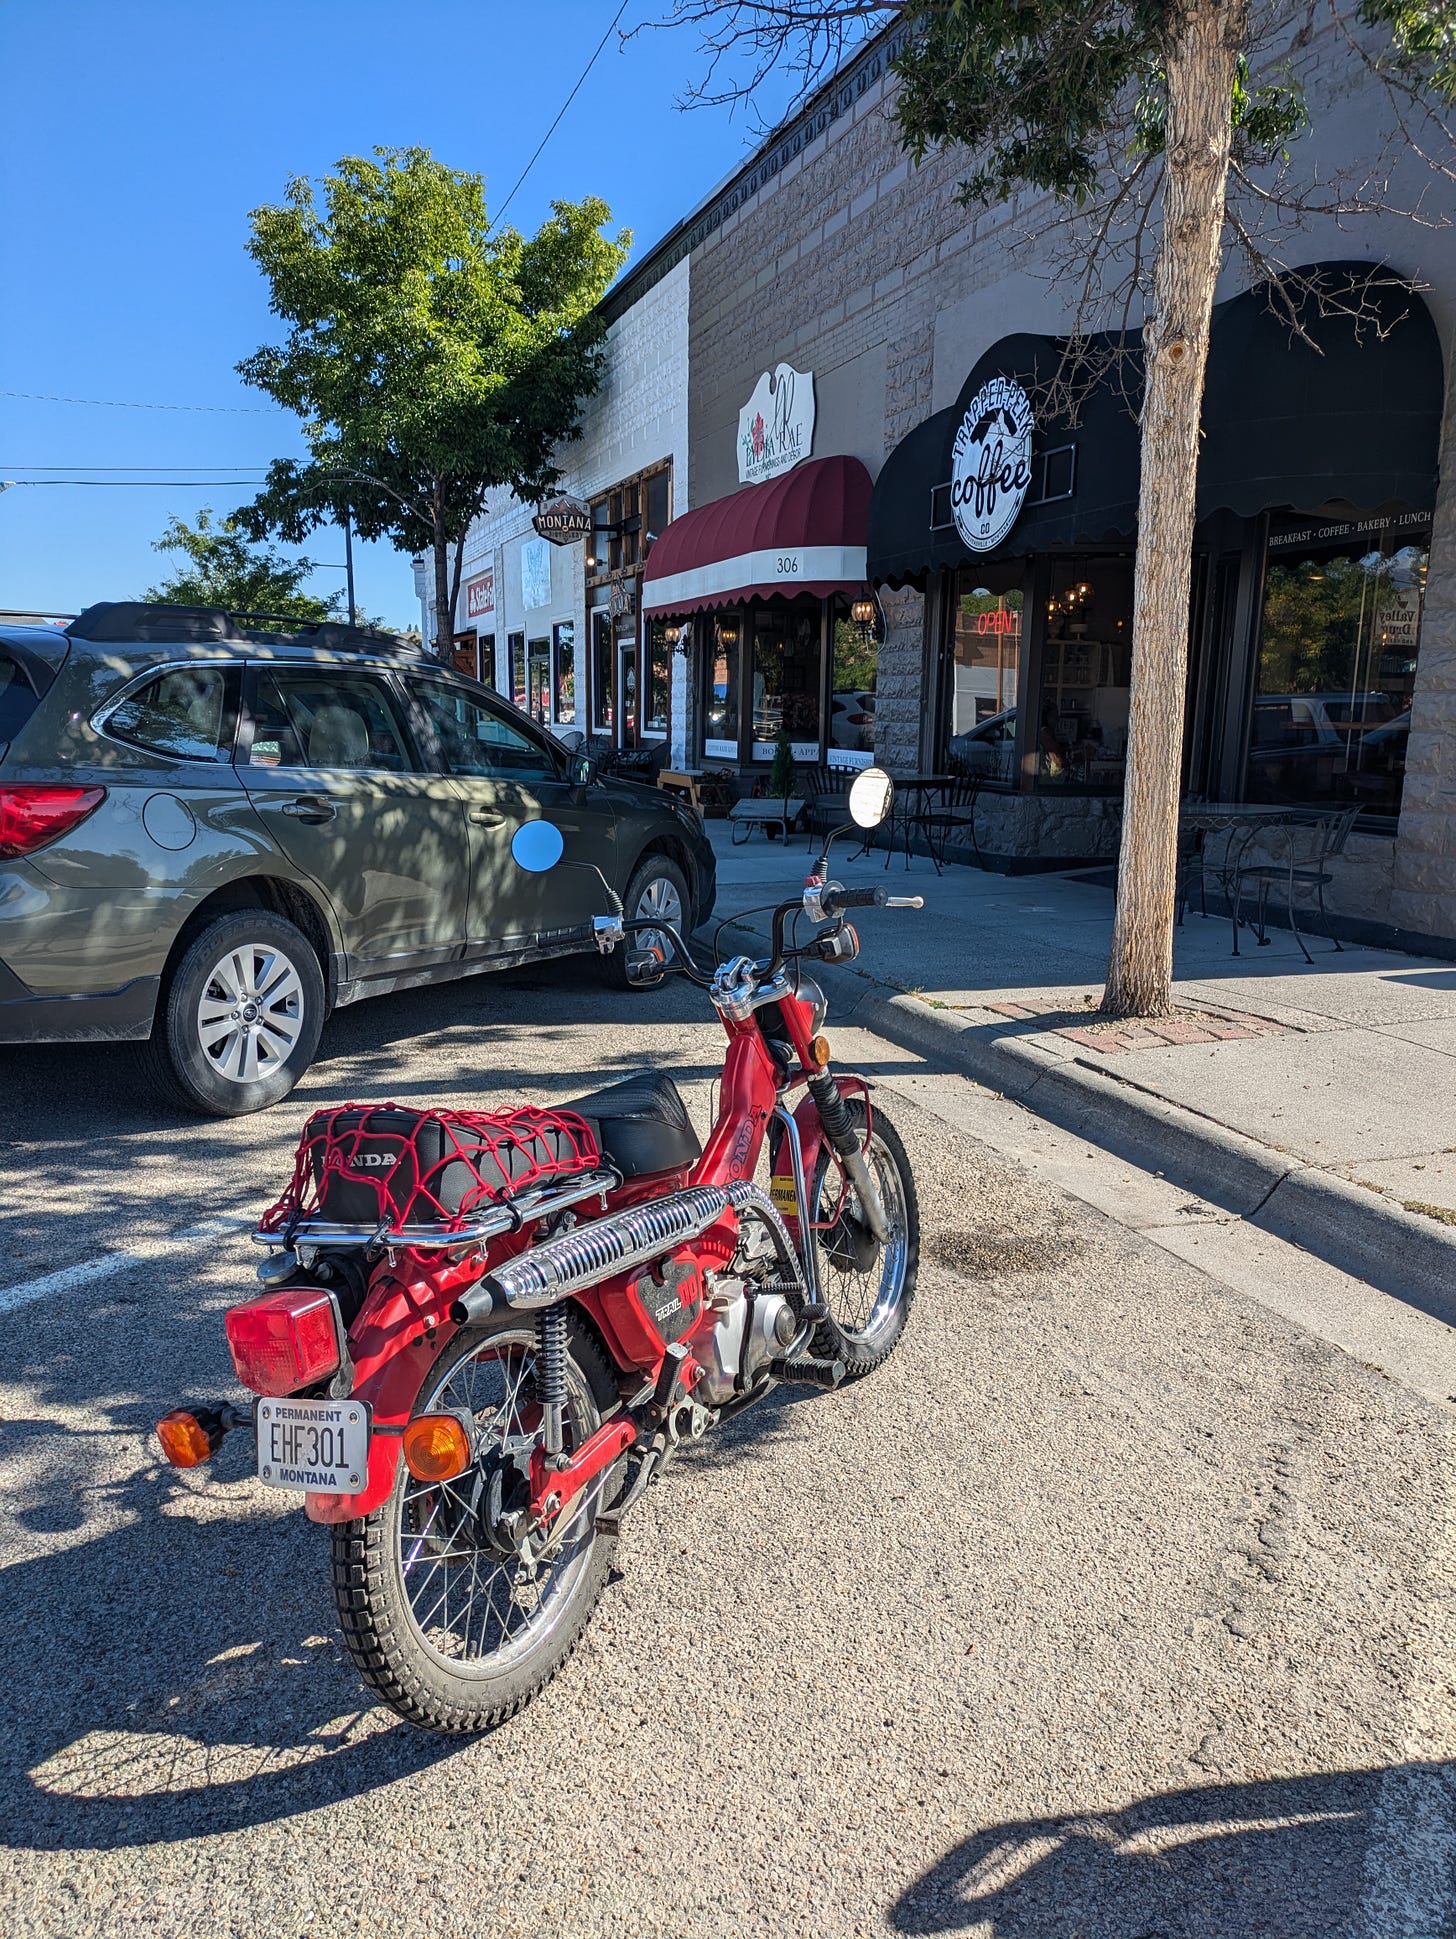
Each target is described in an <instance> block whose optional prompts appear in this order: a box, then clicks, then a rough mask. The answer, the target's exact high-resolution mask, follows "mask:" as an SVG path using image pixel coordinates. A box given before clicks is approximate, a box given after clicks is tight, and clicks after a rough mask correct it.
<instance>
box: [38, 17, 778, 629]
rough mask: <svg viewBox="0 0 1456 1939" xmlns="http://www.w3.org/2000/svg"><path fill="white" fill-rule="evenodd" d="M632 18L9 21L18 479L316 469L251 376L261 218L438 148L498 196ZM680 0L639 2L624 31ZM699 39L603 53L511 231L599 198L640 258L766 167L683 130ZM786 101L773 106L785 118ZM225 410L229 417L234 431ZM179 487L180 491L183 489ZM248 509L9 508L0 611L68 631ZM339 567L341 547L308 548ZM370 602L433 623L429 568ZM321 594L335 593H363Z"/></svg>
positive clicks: (65, 496)
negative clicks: (92, 607) (300, 454)
mask: <svg viewBox="0 0 1456 1939" xmlns="http://www.w3.org/2000/svg"><path fill="white" fill-rule="evenodd" d="M616 8H617V0H534V4H532V5H529V6H522V5H520V4H516V3H515V0H411V4H408V5H400V4H398V0H394V3H393V4H381V0H287V3H286V4H285V3H284V0H247V4H245V5H240V4H238V0H170V3H168V0H127V4H126V5H124V6H118V5H117V4H116V0H4V4H0V71H3V72H4V74H5V76H6V90H5V92H6V104H5V123H6V127H5V151H6V154H5V163H4V167H3V170H0V278H3V281H0V288H3V290H4V300H3V303H0V390H4V391H23V392H30V393H39V394H41V395H43V396H48V397H64V398H86V399H115V400H121V401H122V402H123V403H127V404H133V403H135V404H149V405H155V404H184V405H194V406H195V405H208V406H212V407H215V408H214V409H213V410H211V411H206V412H204V411H197V410H185V411H182V410H152V409H148V410H138V409H131V408H125V409H117V408H107V407H105V406H103V405H90V404H74V403H49V402H32V401H27V400H24V399H20V398H15V397H11V396H0V479H4V478H28V477H35V476H43V475H45V474H44V473H43V472H41V471H40V470H39V469H38V468H39V467H42V466H47V467H51V468H52V470H53V471H54V473H55V475H57V476H66V475H72V474H71V473H70V471H69V468H71V467H82V466H84V467H92V468H94V467H100V466H106V465H110V466H140V465H147V466H152V467H155V468H156V471H155V474H154V475H155V476H157V477H158V478H161V479H167V478H169V477H171V476H174V475H176V476H187V475H189V474H190V473H191V472H193V471H196V470H198V469H200V468H203V467H223V466H246V467H253V468H255V472H254V475H257V473H258V472H260V471H261V468H262V466H263V465H264V464H266V462H267V461H268V459H270V458H272V457H276V456H287V455H290V454H293V453H295V452H297V451H299V450H300V449H301V444H300V440H299V438H298V435H297V430H296V425H295V421H294V420H293V419H292V418H290V417H288V416H286V415H280V414H269V413H267V412H266V411H260V408H259V407H260V406H264V405H265V404H266V400H265V399H264V398H263V397H262V396H261V395H260V394H259V393H257V392H253V391H249V390H248V389H247V388H246V387H245V386H244V385H243V384H242V383H241V382H240V381H239V380H238V378H237V377H236V375H235V374H234V370H233V366H234V365H235V364H236V363H237V361H238V360H239V358H241V357H243V356H245V355H247V353H248V352H249V351H251V350H253V349H255V348H256V347H257V346H258V344H260V343H263V342H267V341H272V340H276V339H277V336H278V325H277V322H276V319H274V318H273V317H271V316H270V315H269V312H268V307H267V299H266V293H265V286H264V284H263V283H262V280H261V279H260V277H259V276H258V273H257V272H256V270H255V269H254V268H253V265H252V263H251V262H250V260H249V259H248V257H247V256H246V255H245V254H244V243H245V241H246V238H247V215H248V211H249V210H250V209H252V208H254V207H256V206H257V205H258V204H259V203H262V202H268V201H276V200H278V199H279V198H280V196H281V194H282V190H283V187H284V183H285V181H286V179H287V177H288V176H289V175H291V174H305V175H312V176H318V175H320V174H322V173H324V172H325V171H326V170H327V169H328V168H329V167H330V166H331V165H332V164H333V163H334V162H335V161H336V160H337V159H338V157H339V156H340V155H344V154H350V153H361V152H367V150H368V149H369V148H371V147H373V146H374V145H376V144H384V145H403V144H405V143H411V142H414V143H419V144H421V145H423V146H425V147H428V148H430V149H432V150H433V151H434V153H435V154H436V155H437V156H438V157H439V158H440V159H441V160H442V161H446V162H448V163H449V164H450V165H451V166H452V167H457V168H468V169H476V170H479V171H480V172H481V173H483V174H484V175H485V177H486V181H487V190H488V193H489V195H490V201H491V205H492V207H494V206H495V205H496V204H498V203H499V202H500V201H502V200H503V199H504V196H505V194H506V192H507V189H508V188H509V186H510V185H511V184H512V183H513V182H514V181H515V179H516V176H517V175H518V174H519V172H520V170H521V168H522V167H523V166H524V165H525V163H526V161H527V160H528V158H529V156H530V154H531V151H532V150H533V149H534V148H535V146H536V144H537V142H538V141H539V140H540V138H541V136H542V135H543V134H544V133H545V131H546V129H547V127H548V126H549V124H550V122H551V120H552V118H553V116H554V115H555V114H556V112H557V110H558V109H559V108H560V106H561V104H562V102H563V101H564V100H565V98H566V96H567V94H568V93H569V92H570V90H571V87H572V84H573V83H574V82H575V81H576V79H577V77H578V76H579V74H580V73H581V70H582V68H583V66H584V65H585V64H586V61H587V59H588V57H589V55H590V53H591V51H592V49H593V47H595V45H596V43H597V41H598V40H599V39H600V38H601V35H602V33H603V31H604V30H605V29H606V27H607V24H608V22H609V21H610V20H611V18H612V16H613V14H614V13H615V12H616ZM665 11H666V0H658V4H653V3H652V0H631V3H630V4H629V6H628V9H627V13H626V15H625V16H624V19H623V22H622V25H623V27H624V28H625V27H627V26H629V25H631V24H633V23H634V22H636V21H639V20H643V19H652V18H658V17H660V16H661V14H662V13H663V12H665ZM699 66H700V61H699V56H698V52H697V47H696V42H695V40H694V38H693V36H692V35H691V33H690V32H689V31H688V30H686V29H677V30H671V31H653V32H649V33H646V34H643V35H640V36H638V37H637V38H636V39H635V40H633V41H632V42H631V43H630V44H629V46H628V48H627V50H626V52H625V53H622V52H619V51H618V47H617V42H616V38H615V36H614V37H613V38H612V40H611V41H609V42H608V45H607V47H606V48H605V49H604V51H603V53H602V55H601V57H600V59H599V60H598V62H597V64H596V66H595V68H594V69H593V71H592V73H591V75H590V76H589V78H588V79H587V81H586V84H585V85H584V86H583V88H582V90H581V92H580V93H579V94H578V95H577V97H576V99H575V101H574V102H573V103H572V106H571V108H570V110H569V111H568V113H567V115H566V117H565V119H564V120H563V122H562V124H561V126H560V128H559V129H558V130H557V131H556V133H555V135H554V136H553V137H552V139H551V141H550V143H549V144H548V146H547V148H546V150H545V152H544V153H543V155H542V156H541V158H540V160H539V161H538V162H537V163H536V165H535V168H534V169H533V171H532V172H531V174H530V176H529V177H528V179H527V181H526V183H525V185H524V187H523V188H522V189H521V190H520V191H519V193H518V194H517V195H516V197H515V200H514V201H513V202H512V204H511V207H510V210H509V213H508V218H507V219H508V220H509V221H510V222H512V223H514V224H515V225H516V226H517V227H520V228H522V229H527V230H529V229H533V228H535V227H536V225H537V224H538V223H539V222H541V221H542V220H543V219H544V217H545V215H546V214H547V204H548V202H549V201H550V199H551V198H552V197H564V198H567V199H575V198H577V197H580V196H582V195H586V194H589V193H594V194H598V195H601V196H603V197H605V199H606V200H607V202H608V203H610V205H611V208H612V212H613V217H614V220H615V221H616V222H618V223H622V224H625V225H627V226H628V227H630V228H631V229H632V230H633V231H634V234H635V247H634V252H633V253H634V256H636V255H640V254H641V253H642V252H644V251H645V250H646V249H648V248H650V246H651V245H652V244H653V243H654V242H655V241H656V240H657V239H658V237H659V236H661V235H662V234H663V233H664V232H665V231H666V230H667V229H669V228H671V227H672V225H673V223H674V222H676V221H677V220H678V219H679V218H680V217H681V216H682V215H684V214H685V213H686V212H687V210H688V209H689V208H690V207H691V206H692V205H693V203H694V202H695V201H697V200H698V198H699V197H700V196H702V195H703V194H705V193H706V192H707V190H708V189H710V188H711V187H712V186H713V184H714V183H715V182H717V181H718V180H719V178H720V177H722V176H723V175H724V174H726V173H727V172H728V170H729V169H730V168H731V167H732V166H733V164H734V162H735V161H736V160H737V159H738V158H739V157H740V156H741V155H742V153H743V152H744V150H745V149H746V148H747V147H748V146H750V145H751V139H750V129H749V126H748V123H747V120H746V118H745V117H744V115H743V114H742V113H741V112H740V113H739V114H738V115H737V116H736V117H733V118H730V116H729V115H728V113H727V112H726V110H721V109H703V110H695V111H693V112H690V113H683V112H680V111H679V110H678V109H677V108H676V107H675V105H674V103H675V100H676V99H677V98H679V97H680V96H681V94H682V92H683V89H684V87H685V85H686V84H687V82H688V81H689V80H690V79H691V78H692V77H693V75H694V74H695V73H696V72H697V71H698V70H699ZM784 98H786V97H783V96H781V100H780V102H772V103H764V104H762V106H763V107H764V108H766V109H767V110H769V112H770V116H771V115H772V112H773V111H774V110H775V109H777V108H778V107H779V106H780V105H781V102H782V100H783V99H784ZM222 407H229V408H227V409H224V408H222ZM179 467H180V469H175V468H179ZM250 496H251V491H250V490H249V489H248V488H247V486H246V485H244V486H236V485H232V486H230V485H227V484H219V485H217V486H215V487H207V488H193V487H189V486H174V485H163V486H160V487H150V488H140V489H138V488H129V487H127V488H118V487H72V486H64V485H54V486H44V487H31V486H28V485H27V486H20V485H18V486H17V487H16V488H15V489H14V490H11V491H6V492H3V493H0V608H6V607H9V608H14V607H22V608H37V609H40V610H43V611H51V612H75V611H77V610H79V609H80V608H81V607H83V606H85V605H87V604H89V603H90V602H91V601H92V600H95V599H125V598H132V597H135V596H136V595H137V594H139V593H140V592H142V591H143V590H144V589H145V588H146V587H147V586H148V585H150V584H153V583H154V582H155V580H156V579H157V578H159V577H161V576H163V575H164V574H165V573H166V571H167V570H168V568H169V561H168V559H166V558H164V557H162V556H161V555H159V554H157V553H155V552H153V551H152V550H151V542H152V540H153V539H155V538H156V537H157V536H158V535H159V534H160V533H161V531H162V529H163V527H164V526H165V524H166V522H167V519H168V517H169V516H170V515H171V514H172V513H174V512H175V513H177V514H179V515H181V516H182V517H184V518H188V519H189V520H190V519H191V518H192V517H193V516H194V515H195V513H196V511H197V510H198V508H199V507H200V506H202V505H206V504H211V505H212V506H213V507H214V509H215V510H216V511H218V512H219V513H223V512H226V511H228V510H231V509H232V508H233V507H234V506H235V505H237V504H239V503H241V502H243V501H244V500H246V499H247V498H248V497H250ZM305 549H306V550H307V551H308V552H309V554H310V556H312V557H313V558H315V559H320V560H329V561H340V560H342V558H343V541H342V538H341V536H340V535H339V534H338V533H337V532H335V531H330V530H328V529H325V530H323V531H321V532H320V533H319V534H318V535H317V536H316V538H315V539H314V541H313V543H312V545H311V546H310V547H308V548H305ZM355 558H356V572H357V584H358V596H359V600H360V604H361V605H362V606H363V607H364V608H365V610H366V611H368V612H369V613H371V614H377V615H379V616H381V617H383V618H384V619H385V620H386V621H388V622H390V623H392V624H397V625H406V624H411V623H417V622H418V613H419V609H418V607H417V606H416V605H415V604H414V600H413V589H412V579H411V575H410V570H409V563H408V560H407V559H406V558H405V557H404V556H403V555H402V554H399V553H396V552H394V551H393V550H392V549H391V548H389V547H387V546H377V547H360V548H358V549H357V550H356V555H355ZM342 579H343V575H342V573H340V572H324V571H320V572H318V573H317V574H315V581H316V584H317V585H318V587H319V588H320V590H327V591H332V590H334V589H335V588H337V587H339V586H341V585H342Z"/></svg>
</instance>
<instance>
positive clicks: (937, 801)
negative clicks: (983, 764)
mask: <svg viewBox="0 0 1456 1939" xmlns="http://www.w3.org/2000/svg"><path fill="white" fill-rule="evenodd" d="M984 785H985V776H984V775H979V774H974V775H972V774H961V775H957V776H956V777H955V778H954V779H953V780H952V781H951V782H950V784H949V786H947V787H943V788H941V789H939V790H938V791H937V795H936V796H934V797H932V798H930V799H929V800H927V801H926V802H925V803H924V805H923V806H922V807H921V808H919V809H918V810H917V811H916V813H915V814H914V815H913V816H912V817H911V819H910V822H909V823H908V825H907V831H906V841H905V854H906V857H907V859H908V857H909V854H910V841H909V831H910V829H913V830H914V832H915V833H916V834H917V835H923V836H924V838H925V846H926V848H927V849H928V851H929V853H930V859H931V861H932V862H934V864H935V872H936V874H937V875H944V874H945V864H946V859H947V857H946V850H947V848H948V846H949V844H950V840H951V837H952V836H953V835H956V834H959V833H964V834H968V835H969V836H970V838H971V847H972V848H973V849H974V850H975V852H976V865H977V867H978V868H985V866H986V860H985V857H984V856H983V855H982V853H981V842H980V837H979V836H978V835H977V833H976V799H977V796H978V795H979V794H980V792H981V789H982V788H983V787H984Z"/></svg>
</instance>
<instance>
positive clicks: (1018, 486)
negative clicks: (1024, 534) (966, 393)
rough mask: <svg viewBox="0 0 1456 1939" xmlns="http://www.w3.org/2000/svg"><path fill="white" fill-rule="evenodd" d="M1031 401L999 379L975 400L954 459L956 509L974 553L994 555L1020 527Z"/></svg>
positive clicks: (984, 387) (1028, 458)
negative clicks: (1018, 518)
mask: <svg viewBox="0 0 1456 1939" xmlns="http://www.w3.org/2000/svg"><path fill="white" fill-rule="evenodd" d="M1034 424H1035V419H1034V417H1033V416H1032V410H1031V400H1030V398H1028V396H1027V394H1026V392H1025V391H1024V390H1023V389H1022V388H1021V386H1020V384H1013V383H1012V382H1011V380H1010V379H1009V378H1007V377H993V378H992V379H991V381H990V383H988V384H982V386H981V388H980V389H979V390H978V391H977V392H976V394H975V396H974V397H973V398H972V399H971V407H970V409H969V410H968V411H967V412H966V414H965V417H964V418H963V420H962V422H961V427H960V429H959V430H958V431H957V432H956V436H955V443H954V445H952V447H951V458H950V509H951V516H952V517H953V518H954V519H955V524H956V530H957V531H958V532H959V533H960V535H961V537H962V538H963V539H964V540H965V542H966V544H967V545H968V546H969V547H970V549H971V550H972V552H989V551H991V550H992V548H993V547H995V546H998V545H999V544H1000V543H1001V541H1002V540H1003V539H1004V538H1005V537H1006V534H1007V533H1008V532H1009V531H1010V530H1011V528H1012V526H1013V525H1014V524H1015V523H1016V519H1017V514H1018V513H1019V512H1020V510H1021V507H1022V505H1023V504H1024V503H1025V501H1026V488H1027V486H1028V485H1029V484H1030V483H1031V433H1032V429H1033V427H1034Z"/></svg>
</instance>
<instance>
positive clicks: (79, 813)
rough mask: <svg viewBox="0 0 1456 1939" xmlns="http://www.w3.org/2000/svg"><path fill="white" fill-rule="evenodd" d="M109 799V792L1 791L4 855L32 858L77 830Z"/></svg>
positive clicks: (66, 789) (41, 786)
mask: <svg viewBox="0 0 1456 1939" xmlns="http://www.w3.org/2000/svg"><path fill="white" fill-rule="evenodd" d="M105 799H106V790H105V788H69V787H47V786H45V785H44V784H37V785H35V786H33V787H32V786H25V787H9V788H5V787H0V855H29V854H31V853H32V852H33V851H34V850H35V849H37V848H44V847H45V845H46V843H47V842H53V841H54V840H55V839H56V837H57V836H58V835H65V834H68V833H69V832H70V830H71V829H73V828H75V827H77V826H78V825H79V824H80V823H81V822H83V821H84V820H85V819H86V817H87V815H89V814H90V813H91V811H92V809H93V808H99V807H100V806H101V804H102V802H103V801H104V800H105Z"/></svg>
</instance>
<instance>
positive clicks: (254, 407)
mask: <svg viewBox="0 0 1456 1939" xmlns="http://www.w3.org/2000/svg"><path fill="white" fill-rule="evenodd" d="M583 78H585V77H583ZM0 397H23V398H25V399H26V400H27V401H28V402H29V403H32V404H98V405H101V406H103V407H104V408H105V409H106V410H108V411H206V412H208V413H209V415H215V414H218V413H221V414H222V415H224V416H227V417H285V416H287V413H286V412H285V411H283V410H282V409H280V407H279V406H278V405H276V404H138V403H137V402H136V401H135V400H134V399H132V398H129V397H52V396H50V395H49V394H48V393H47V392H45V391H37V390H0Z"/></svg>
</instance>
